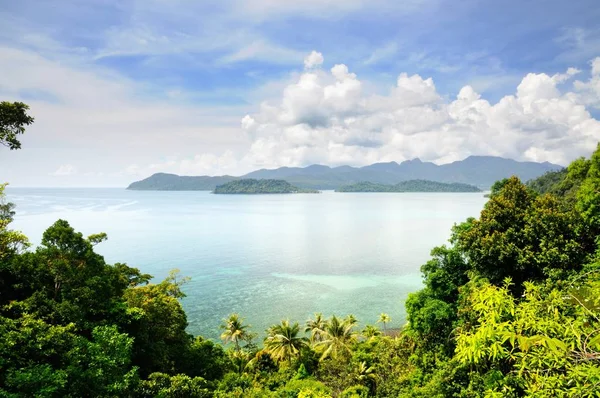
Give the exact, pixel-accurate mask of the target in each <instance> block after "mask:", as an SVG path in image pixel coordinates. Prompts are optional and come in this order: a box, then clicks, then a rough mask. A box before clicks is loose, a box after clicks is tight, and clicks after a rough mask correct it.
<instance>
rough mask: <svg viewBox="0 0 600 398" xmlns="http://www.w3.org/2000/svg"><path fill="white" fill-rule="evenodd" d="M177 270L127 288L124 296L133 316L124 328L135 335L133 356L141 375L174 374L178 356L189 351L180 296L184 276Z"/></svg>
mask: <svg viewBox="0 0 600 398" xmlns="http://www.w3.org/2000/svg"><path fill="white" fill-rule="evenodd" d="M177 275H178V274H177V272H172V273H171V275H170V276H169V277H168V278H167V279H165V280H164V281H163V282H161V283H158V284H148V285H145V286H136V287H133V288H130V289H127V291H125V293H124V298H125V300H126V302H127V306H128V307H129V309H130V313H131V314H133V315H134V316H132V319H131V321H130V323H129V325H127V330H128V332H129V334H130V335H131V336H133V337H134V338H135V345H134V352H133V358H134V363H135V364H137V365H138V366H139V367H140V373H141V375H142V376H146V375H149V374H151V373H155V372H161V373H167V374H174V373H175V372H176V371H177V370H178V367H177V364H176V362H177V360H178V359H181V358H185V357H186V355H193V354H190V353H189V351H190V349H189V346H190V343H191V342H192V336H190V335H189V334H188V333H187V332H186V331H185V328H186V327H187V317H186V314H185V312H184V311H183V308H182V307H181V304H180V302H179V299H180V298H182V297H183V296H184V295H183V292H182V291H181V285H182V284H183V283H185V281H186V280H185V279H183V280H177V278H178V276H177Z"/></svg>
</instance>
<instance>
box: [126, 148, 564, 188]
mask: <svg viewBox="0 0 600 398" xmlns="http://www.w3.org/2000/svg"><path fill="white" fill-rule="evenodd" d="M562 168H563V167H562V166H559V165H556V164H552V163H549V162H544V163H536V162H518V161H516V160H512V159H505V158H501V157H495V156H469V157H468V158H466V159H464V160H459V161H456V162H452V163H447V164H442V165H437V164H435V163H431V162H422V161H421V160H419V159H413V160H407V161H404V162H402V163H396V162H387V163H375V164H372V165H369V166H364V167H351V166H338V167H329V166H323V165H311V166H307V167H280V168H277V169H260V170H256V171H253V172H251V173H248V174H246V175H243V176H240V177H233V176H220V177H209V176H198V177H191V176H178V175H176V174H166V173H157V174H154V175H152V176H150V177H148V178H146V179H144V180H141V181H137V182H134V183H132V184H131V185H129V187H128V189H133V190H181V191H185V190H198V191H211V190H214V188H215V187H216V186H217V185H221V184H225V183H227V182H230V181H234V180H237V179H242V178H244V179H246V178H253V179H279V180H285V181H287V182H289V183H291V184H293V185H295V186H297V187H300V188H310V189H337V188H339V187H341V186H343V185H348V184H356V183H358V182H365V181H366V182H372V183H378V184H397V183H399V182H401V181H408V180H429V181H436V182H442V183H463V184H470V185H475V186H477V187H479V188H482V189H486V188H489V187H491V186H492V184H493V183H494V182H496V181H498V180H501V179H503V178H506V177H510V176H512V175H516V176H517V177H519V178H520V179H521V180H522V181H528V180H531V179H533V178H537V177H539V176H541V175H543V174H544V173H546V172H548V171H556V170H560V169H562Z"/></svg>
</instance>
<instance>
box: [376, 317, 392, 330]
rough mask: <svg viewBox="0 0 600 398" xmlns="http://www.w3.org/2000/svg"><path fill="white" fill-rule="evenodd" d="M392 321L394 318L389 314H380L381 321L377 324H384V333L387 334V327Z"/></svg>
mask: <svg viewBox="0 0 600 398" xmlns="http://www.w3.org/2000/svg"><path fill="white" fill-rule="evenodd" d="M391 321H392V318H390V316H389V315H388V314H386V313H385V312H382V313H381V314H379V320H378V321H377V323H383V331H384V333H385V331H386V325H387V324H388V323H389V322H391Z"/></svg>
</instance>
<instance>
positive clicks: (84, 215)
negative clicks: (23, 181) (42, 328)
mask: <svg viewBox="0 0 600 398" xmlns="http://www.w3.org/2000/svg"><path fill="white" fill-rule="evenodd" d="M8 197H9V200H10V201H12V202H15V203H16V204H17V211H18V212H17V216H16V220H15V223H14V228H15V229H20V230H22V231H23V232H25V233H26V234H27V235H28V236H29V237H30V239H31V240H32V242H33V243H34V244H38V243H39V240H40V238H41V234H42V232H43V231H44V230H45V229H46V228H47V227H48V226H49V225H51V224H52V223H53V222H54V221H56V220H57V219H58V218H63V219H66V220H68V221H69V222H70V223H71V225H72V226H73V227H75V228H76V229H77V230H79V231H81V232H83V233H84V234H85V235H89V234H92V233H97V232H106V233H107V234H108V237H109V240H108V241H106V242H104V243H102V244H100V245H98V246H97V251H98V252H100V253H101V254H102V255H104V256H105V258H106V260H107V261H108V262H111V263H114V262H126V263H127V264H129V265H130V266H135V267H138V268H140V269H141V270H142V271H143V272H146V273H150V274H152V275H154V276H155V277H157V278H163V277H164V276H166V275H167V273H168V272H169V270H170V269H173V268H179V269H180V270H181V272H182V274H184V275H186V276H190V277H191V278H192V280H191V281H190V282H189V283H188V284H187V285H186V286H185V289H184V290H185V292H186V293H187V297H186V298H185V299H184V300H183V305H184V307H185V309H186V311H187V314H188V318H189V331H190V332H191V333H194V334H201V335H204V336H206V337H210V338H215V339H216V338H218V336H219V329H218V327H219V324H220V322H221V320H222V319H223V318H224V317H226V316H227V315H228V314H230V313H232V312H238V313H240V314H242V316H244V317H245V318H246V320H247V322H249V323H250V324H251V325H252V327H253V330H254V331H256V332H259V333H260V332H262V331H264V330H265V329H266V328H267V327H268V326H269V325H271V324H273V323H276V322H278V321H279V320H281V319H284V318H287V319H290V320H292V321H300V322H304V321H305V320H306V319H308V317H309V316H311V315H312V314H313V313H314V312H317V311H318V312H323V313H324V314H326V315H330V314H338V315H342V316H345V315H347V314H349V313H352V314H354V315H355V316H356V317H357V318H358V319H359V321H360V324H361V325H364V324H366V323H374V322H375V321H376V320H377V317H378V315H379V313H381V312H387V313H389V314H390V315H391V317H392V326H396V327H398V326H400V325H401V324H403V323H404V321H405V313H404V300H405V299H406V297H407V295H408V293H410V292H412V291H415V290H417V289H419V288H420V286H421V276H420V274H419V267H420V266H421V264H423V263H424V262H425V261H427V259H428V257H429V251H430V250H431V248H433V247H434V246H436V245H440V244H443V243H445V241H446V240H447V239H448V237H449V233H450V228H451V226H452V225H453V224H454V223H456V222H460V221H463V220H465V219H466V218H467V217H469V216H477V215H478V214H479V212H480V211H481V209H482V207H483V204H484V203H485V200H486V199H485V198H484V197H483V194H481V193H466V194H462V193H450V194H445V193H403V194H391V193H383V194H377V193H370V194H361V193H344V194H341V193H334V192H324V193H322V194H320V195H314V194H312V195H311V194H304V195H303V194H298V195H257V196H243V195H231V196H230V195H212V194H210V193H208V192H143V191H127V190H124V189H50V188H9V189H8Z"/></svg>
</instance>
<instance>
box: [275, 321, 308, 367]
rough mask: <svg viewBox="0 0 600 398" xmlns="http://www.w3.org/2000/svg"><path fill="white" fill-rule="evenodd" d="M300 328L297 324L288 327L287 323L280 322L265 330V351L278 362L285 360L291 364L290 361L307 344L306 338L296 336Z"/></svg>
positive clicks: (288, 323)
mask: <svg viewBox="0 0 600 398" xmlns="http://www.w3.org/2000/svg"><path fill="white" fill-rule="evenodd" d="M298 333H300V326H299V325H298V322H296V323H294V324H293V325H290V322H289V321H281V323H280V324H279V325H273V326H271V327H270V328H269V329H268V330H267V337H266V338H265V349H266V350H267V351H268V352H269V353H270V354H271V356H272V357H273V358H275V359H276V360H278V361H284V360H287V362H288V364H289V365H291V364H292V359H293V358H294V357H297V356H298V355H299V354H300V350H301V349H302V347H304V346H306V345H307V344H308V339H307V338H306V337H300V336H298Z"/></svg>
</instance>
